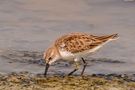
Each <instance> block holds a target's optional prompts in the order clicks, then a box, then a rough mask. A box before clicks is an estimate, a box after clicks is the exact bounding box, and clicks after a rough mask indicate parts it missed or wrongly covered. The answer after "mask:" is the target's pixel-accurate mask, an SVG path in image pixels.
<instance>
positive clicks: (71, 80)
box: [0, 72, 135, 90]
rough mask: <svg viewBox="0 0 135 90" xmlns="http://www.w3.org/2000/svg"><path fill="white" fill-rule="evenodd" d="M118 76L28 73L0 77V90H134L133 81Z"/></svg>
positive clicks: (134, 84)
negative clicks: (45, 75)
mask: <svg viewBox="0 0 135 90" xmlns="http://www.w3.org/2000/svg"><path fill="white" fill-rule="evenodd" d="M127 78H129V77H128V76H120V75H118V76H117V75H113V74H112V75H87V76H64V77H61V76H58V75H57V76H48V77H44V76H43V75H39V74H38V75H33V74H30V73H28V72H20V73H10V74H8V75H7V74H6V75H0V90H2V89H4V90H11V89H16V90H52V89H54V90H134V89H135V81H133V80H131V79H127Z"/></svg>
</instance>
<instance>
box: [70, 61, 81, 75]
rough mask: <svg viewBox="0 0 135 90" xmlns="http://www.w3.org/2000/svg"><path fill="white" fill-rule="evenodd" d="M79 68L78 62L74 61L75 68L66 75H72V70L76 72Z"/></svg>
mask: <svg viewBox="0 0 135 90" xmlns="http://www.w3.org/2000/svg"><path fill="white" fill-rule="evenodd" d="M78 69H79V63H78V62H75V69H74V70H73V71H71V72H70V73H69V74H68V76H70V75H72V74H73V73H74V72H76V71H77V70H78Z"/></svg>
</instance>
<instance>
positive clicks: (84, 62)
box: [81, 58, 87, 75]
mask: <svg viewBox="0 0 135 90" xmlns="http://www.w3.org/2000/svg"><path fill="white" fill-rule="evenodd" d="M82 61H83V70H82V72H81V75H83V73H84V71H85V68H86V66H87V63H86V61H85V60H84V58H82Z"/></svg>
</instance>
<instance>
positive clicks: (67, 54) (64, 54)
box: [59, 46, 101, 60]
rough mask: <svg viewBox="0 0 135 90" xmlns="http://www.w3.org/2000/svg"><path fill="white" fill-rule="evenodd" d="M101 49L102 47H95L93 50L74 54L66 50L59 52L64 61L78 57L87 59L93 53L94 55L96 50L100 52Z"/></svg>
mask: <svg viewBox="0 0 135 90" xmlns="http://www.w3.org/2000/svg"><path fill="white" fill-rule="evenodd" d="M100 47H101V46H98V47H95V48H93V49H90V50H85V51H82V52H79V53H74V54H73V53H71V52H68V51H64V50H61V51H59V52H60V55H61V58H62V59H64V60H73V59H74V58H76V57H85V56H88V55H90V54H91V53H93V52H95V51H96V50H98V49H99V48H100Z"/></svg>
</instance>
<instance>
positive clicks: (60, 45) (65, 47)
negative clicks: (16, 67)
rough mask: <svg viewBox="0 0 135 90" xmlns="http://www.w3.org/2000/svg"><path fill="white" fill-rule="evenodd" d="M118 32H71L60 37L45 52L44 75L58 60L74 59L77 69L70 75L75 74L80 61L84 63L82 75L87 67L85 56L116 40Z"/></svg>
mask: <svg viewBox="0 0 135 90" xmlns="http://www.w3.org/2000/svg"><path fill="white" fill-rule="evenodd" d="M117 38H118V34H112V35H103V36H96V35H91V34H87V33H70V34H67V35H64V36H61V37H60V38H58V39H57V40H56V41H55V42H54V44H52V46H51V47H50V48H48V50H47V51H46V52H45V53H44V57H43V58H44V60H45V62H46V67H45V72H44V76H46V75H47V71H48V68H49V66H50V65H51V64H52V63H53V62H55V61H57V60H60V59H62V60H73V61H74V62H75V69H74V70H73V71H71V72H70V73H69V74H68V75H71V74H73V73H74V72H75V71H77V70H78V69H79V63H78V62H79V61H80V60H82V61H83V63H84V66H83V70H82V72H81V75H83V73H84V70H85V68H86V65H87V63H86V61H85V59H84V57H85V56H88V55H90V54H91V53H93V52H95V51H97V50H98V49H99V48H100V47H102V46H103V45H104V44H106V43H108V42H109V41H112V40H116V39H117Z"/></svg>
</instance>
